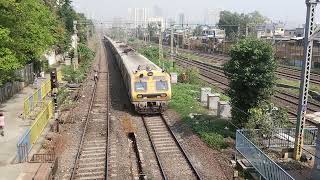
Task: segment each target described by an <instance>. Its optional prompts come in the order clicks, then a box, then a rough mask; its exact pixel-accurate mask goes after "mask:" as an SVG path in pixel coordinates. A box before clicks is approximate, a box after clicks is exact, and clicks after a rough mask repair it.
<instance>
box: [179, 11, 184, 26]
mask: <svg viewBox="0 0 320 180" xmlns="http://www.w3.org/2000/svg"><path fill="white" fill-rule="evenodd" d="M178 23H179V25H180V26H184V24H185V16H184V14H183V13H180V14H179V15H178Z"/></svg>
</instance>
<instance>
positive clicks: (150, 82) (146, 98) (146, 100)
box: [131, 70, 171, 114]
mask: <svg viewBox="0 0 320 180" xmlns="http://www.w3.org/2000/svg"><path fill="white" fill-rule="evenodd" d="M132 79H133V81H132V88H131V89H132V91H131V92H132V103H133V104H134V106H135V110H136V111H137V112H138V113H140V114H157V113H162V112H164V111H165V110H166V109H167V108H168V103H169V101H170V99H171V83H170V76H169V74H168V73H166V72H163V71H158V70H150V71H148V70H142V71H136V72H135V73H134V75H133V78H132Z"/></svg>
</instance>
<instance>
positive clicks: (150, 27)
mask: <svg viewBox="0 0 320 180" xmlns="http://www.w3.org/2000/svg"><path fill="white" fill-rule="evenodd" d="M147 30H148V33H149V36H150V38H151V39H152V38H153V37H155V34H156V33H157V31H158V25H157V24H156V23H148V26H147Z"/></svg>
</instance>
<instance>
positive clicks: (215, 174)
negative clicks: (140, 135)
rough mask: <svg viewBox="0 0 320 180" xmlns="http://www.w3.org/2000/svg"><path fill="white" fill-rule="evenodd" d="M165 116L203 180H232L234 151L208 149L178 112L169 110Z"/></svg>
mask: <svg viewBox="0 0 320 180" xmlns="http://www.w3.org/2000/svg"><path fill="white" fill-rule="evenodd" d="M165 114H166V115H167V116H168V117H170V119H169V120H170V121H169V122H168V123H169V124H170V126H171V127H172V130H173V131H174V133H175V134H176V135H177V136H178V139H179V141H180V143H181V145H182V146H183V148H184V149H185V150H186V151H187V153H188V154H189V156H190V158H191V161H192V162H193V163H194V165H195V167H196V168H197V169H198V170H199V172H200V175H201V176H202V177H203V179H208V180H209V179H210V180H213V179H221V180H222V179H223V180H225V179H232V176H233V168H232V167H231V164H230V162H229V160H230V159H232V154H233V153H234V150H233V149H228V150H224V151H222V152H220V151H218V150H215V149H212V148H210V147H208V146H207V145H206V144H205V143H204V142H203V141H202V140H201V139H200V138H199V137H198V136H197V135H195V134H194V133H193V132H192V131H191V129H190V128H189V127H187V126H186V125H185V124H184V123H183V122H181V118H180V116H179V115H178V114H177V113H176V112H174V111H173V110H168V111H166V113H165Z"/></svg>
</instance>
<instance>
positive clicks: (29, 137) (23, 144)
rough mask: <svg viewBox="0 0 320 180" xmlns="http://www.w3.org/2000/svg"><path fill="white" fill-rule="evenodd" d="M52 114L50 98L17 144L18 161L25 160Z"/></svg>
mask: <svg viewBox="0 0 320 180" xmlns="http://www.w3.org/2000/svg"><path fill="white" fill-rule="evenodd" d="M52 116H53V102H52V101H51V100H50V101H49V102H47V104H46V105H45V106H44V108H43V110H42V111H41V112H40V113H39V114H38V115H37V117H36V119H35V121H34V123H33V124H32V126H31V127H30V128H28V129H27V130H26V132H25V134H24V135H23V136H22V137H21V138H20V140H19V141H18V144H17V158H18V161H19V162H25V161H26V160H27V158H28V154H29V151H30V150H31V148H32V146H33V145H34V144H35V143H36V141H37V140H38V138H39V136H40V135H41V134H42V131H43V130H44V128H45V127H46V126H47V124H48V122H49V120H50V119H51V118H52Z"/></svg>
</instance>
